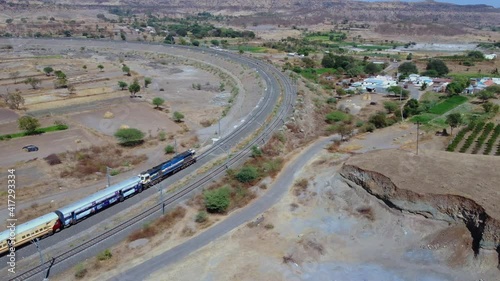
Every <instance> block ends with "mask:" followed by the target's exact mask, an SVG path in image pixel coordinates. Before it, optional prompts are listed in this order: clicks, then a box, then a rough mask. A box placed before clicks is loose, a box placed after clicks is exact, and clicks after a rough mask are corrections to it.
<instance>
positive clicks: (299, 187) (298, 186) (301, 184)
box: [293, 179, 309, 196]
mask: <svg viewBox="0 0 500 281" xmlns="http://www.w3.org/2000/svg"><path fill="white" fill-rule="evenodd" d="M308 186H309V181H308V180H307V179H300V180H297V181H296V182H295V184H294V189H293V194H294V195H295V196H299V195H300V194H302V193H304V192H306V190H307V187H308Z"/></svg>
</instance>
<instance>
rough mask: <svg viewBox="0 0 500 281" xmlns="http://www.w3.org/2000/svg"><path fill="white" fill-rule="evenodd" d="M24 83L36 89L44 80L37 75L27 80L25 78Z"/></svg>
mask: <svg viewBox="0 0 500 281" xmlns="http://www.w3.org/2000/svg"><path fill="white" fill-rule="evenodd" d="M24 84H29V85H31V87H32V88H33V89H36V88H37V87H38V85H40V84H42V80H40V79H38V78H36V77H29V78H27V79H26V80H24Z"/></svg>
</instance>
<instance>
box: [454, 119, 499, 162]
mask: <svg viewBox="0 0 500 281" xmlns="http://www.w3.org/2000/svg"><path fill="white" fill-rule="evenodd" d="M499 136H500V124H495V123H493V122H473V123H470V124H469V125H468V126H467V127H464V128H462V129H461V130H460V131H459V132H458V133H457V134H456V136H455V138H454V139H453V141H452V142H451V143H450V144H449V145H448V147H447V149H446V150H447V151H450V152H460V153H469V154H484V155H495V156H500V138H499Z"/></svg>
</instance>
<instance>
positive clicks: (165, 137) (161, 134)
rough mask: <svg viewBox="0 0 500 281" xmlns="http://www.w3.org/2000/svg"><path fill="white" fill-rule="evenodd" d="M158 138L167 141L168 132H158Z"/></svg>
mask: <svg viewBox="0 0 500 281" xmlns="http://www.w3.org/2000/svg"><path fill="white" fill-rule="evenodd" d="M158 139H159V140H160V141H165V140H166V139H167V133H165V132H164V131H161V132H160V133H159V134H158Z"/></svg>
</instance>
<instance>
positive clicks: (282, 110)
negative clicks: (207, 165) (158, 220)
mask: <svg viewBox="0 0 500 281" xmlns="http://www.w3.org/2000/svg"><path fill="white" fill-rule="evenodd" d="M85 41H87V40H85ZM129 44H131V43H129ZM132 44H134V43H132ZM176 47H177V48H183V49H189V50H192V51H204V52H208V53H212V54H217V55H220V56H225V57H228V58H230V59H232V60H234V61H236V62H240V63H244V64H246V65H248V66H251V67H253V68H255V69H256V70H257V71H259V70H260V71H259V74H261V76H262V77H263V78H264V79H265V80H266V83H267V84H268V87H271V88H269V89H268V91H266V92H267V93H266V95H265V96H264V97H263V100H262V101H261V102H259V106H258V108H256V109H257V110H255V109H254V110H253V111H252V112H251V113H250V115H249V116H247V118H246V121H245V122H244V123H243V124H242V125H241V126H238V127H237V128H236V129H235V130H233V131H232V132H231V133H230V134H228V135H227V136H226V137H224V138H222V139H220V140H219V141H217V142H216V143H215V144H214V145H213V146H211V147H210V148H209V149H207V150H206V151H205V152H203V153H202V154H201V155H200V156H198V159H203V158H205V157H208V156H209V155H210V154H212V153H214V152H215V151H216V150H218V149H220V148H221V147H222V146H224V145H227V144H229V143H231V142H234V141H236V138H238V137H240V136H241V135H240V134H241V132H242V131H243V130H245V129H248V127H249V126H252V125H255V122H256V119H257V118H258V117H259V116H261V114H263V113H265V112H264V111H265V110H266V108H267V107H268V106H270V105H269V103H270V102H272V94H273V92H274V94H276V93H283V96H282V97H283V98H282V101H281V104H280V107H279V109H278V110H277V112H276V113H275V115H274V117H273V118H272V120H271V121H270V122H269V123H268V124H267V125H266V126H265V127H264V128H263V129H262V130H261V131H260V133H259V134H258V135H257V136H256V137H255V138H254V139H252V140H251V141H249V142H248V143H247V144H246V145H245V147H244V148H243V149H241V150H239V151H238V152H236V153H234V154H233V155H231V156H230V157H229V158H228V159H227V161H225V162H224V163H223V164H222V165H219V166H217V167H214V168H213V169H212V170H210V171H209V172H207V173H205V174H204V175H203V176H201V177H200V178H198V179H196V180H195V181H194V182H191V183H189V184H188V185H185V186H183V187H181V188H180V189H178V190H176V191H174V192H173V193H171V194H169V195H168V196H166V198H165V199H164V200H163V201H162V202H159V203H158V204H156V205H154V206H152V207H150V208H148V209H146V210H144V211H142V212H141V213H140V214H138V215H136V216H134V217H132V218H130V219H129V220H127V221H124V222H122V223H120V224H118V225H116V226H114V227H113V228H111V229H108V230H107V231H105V232H103V233H101V234H99V235H97V236H95V237H93V238H92V239H90V240H87V241H85V242H83V243H80V244H79V245H76V246H74V247H72V248H71V249H69V250H67V251H65V252H63V253H60V254H58V255H57V256H55V257H54V258H53V265H52V266H57V265H58V264H62V263H63V262H65V261H67V260H68V259H70V258H72V257H75V256H76V255H78V254H79V253H81V252H83V251H85V250H87V249H89V248H91V247H95V246H97V245H98V244H99V243H101V242H103V241H105V240H107V239H110V238H111V237H113V236H114V235H116V234H118V233H120V232H122V231H125V230H127V229H129V228H130V227H132V226H134V225H136V224H138V223H140V222H142V221H143V220H147V219H149V218H151V217H152V216H153V215H154V214H156V213H159V212H161V211H162V209H163V208H165V207H169V206H172V205H173V204H175V202H176V201H178V200H180V199H182V198H184V197H185V196H187V195H189V194H190V193H192V192H194V191H195V190H196V189H198V188H199V187H200V186H203V185H205V184H206V183H208V182H210V181H212V180H213V178H215V177H218V176H221V175H222V174H224V173H225V171H226V169H227V167H228V166H235V165H237V164H239V163H241V162H243V161H244V160H245V159H247V158H248V156H249V155H250V154H251V147H252V146H254V145H260V144H263V143H265V142H266V141H267V140H269V138H270V137H271V136H272V133H273V132H275V131H276V130H277V129H279V128H280V127H281V126H283V125H284V123H285V118H286V117H287V116H288V114H289V113H290V112H291V111H292V109H293V103H294V100H295V94H296V89H295V87H294V86H293V85H292V84H291V83H290V81H289V80H288V78H287V77H286V76H285V75H284V74H283V73H282V72H281V71H279V70H278V69H276V68H275V67H274V66H272V65H269V64H265V63H262V62H259V61H257V60H255V59H251V58H248V57H244V56H239V55H236V54H232V53H227V52H219V51H215V50H211V49H209V50H207V49H199V48H198V49H197V48H191V47H187V46H176ZM273 80H274V81H276V82H277V83H273ZM273 84H277V85H278V88H277V89H274V88H272V87H273V86H272V85H273ZM260 103H262V104H260ZM236 144H237V143H236ZM51 263H52V261H47V262H45V263H44V264H41V265H39V266H36V267H33V268H31V269H29V270H26V271H24V272H22V273H20V274H17V275H16V276H14V277H10V278H11V279H9V280H29V279H31V278H32V277H38V278H40V277H41V278H43V277H42V273H45V271H46V270H47V269H48V268H49V267H50V266H51Z"/></svg>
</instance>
